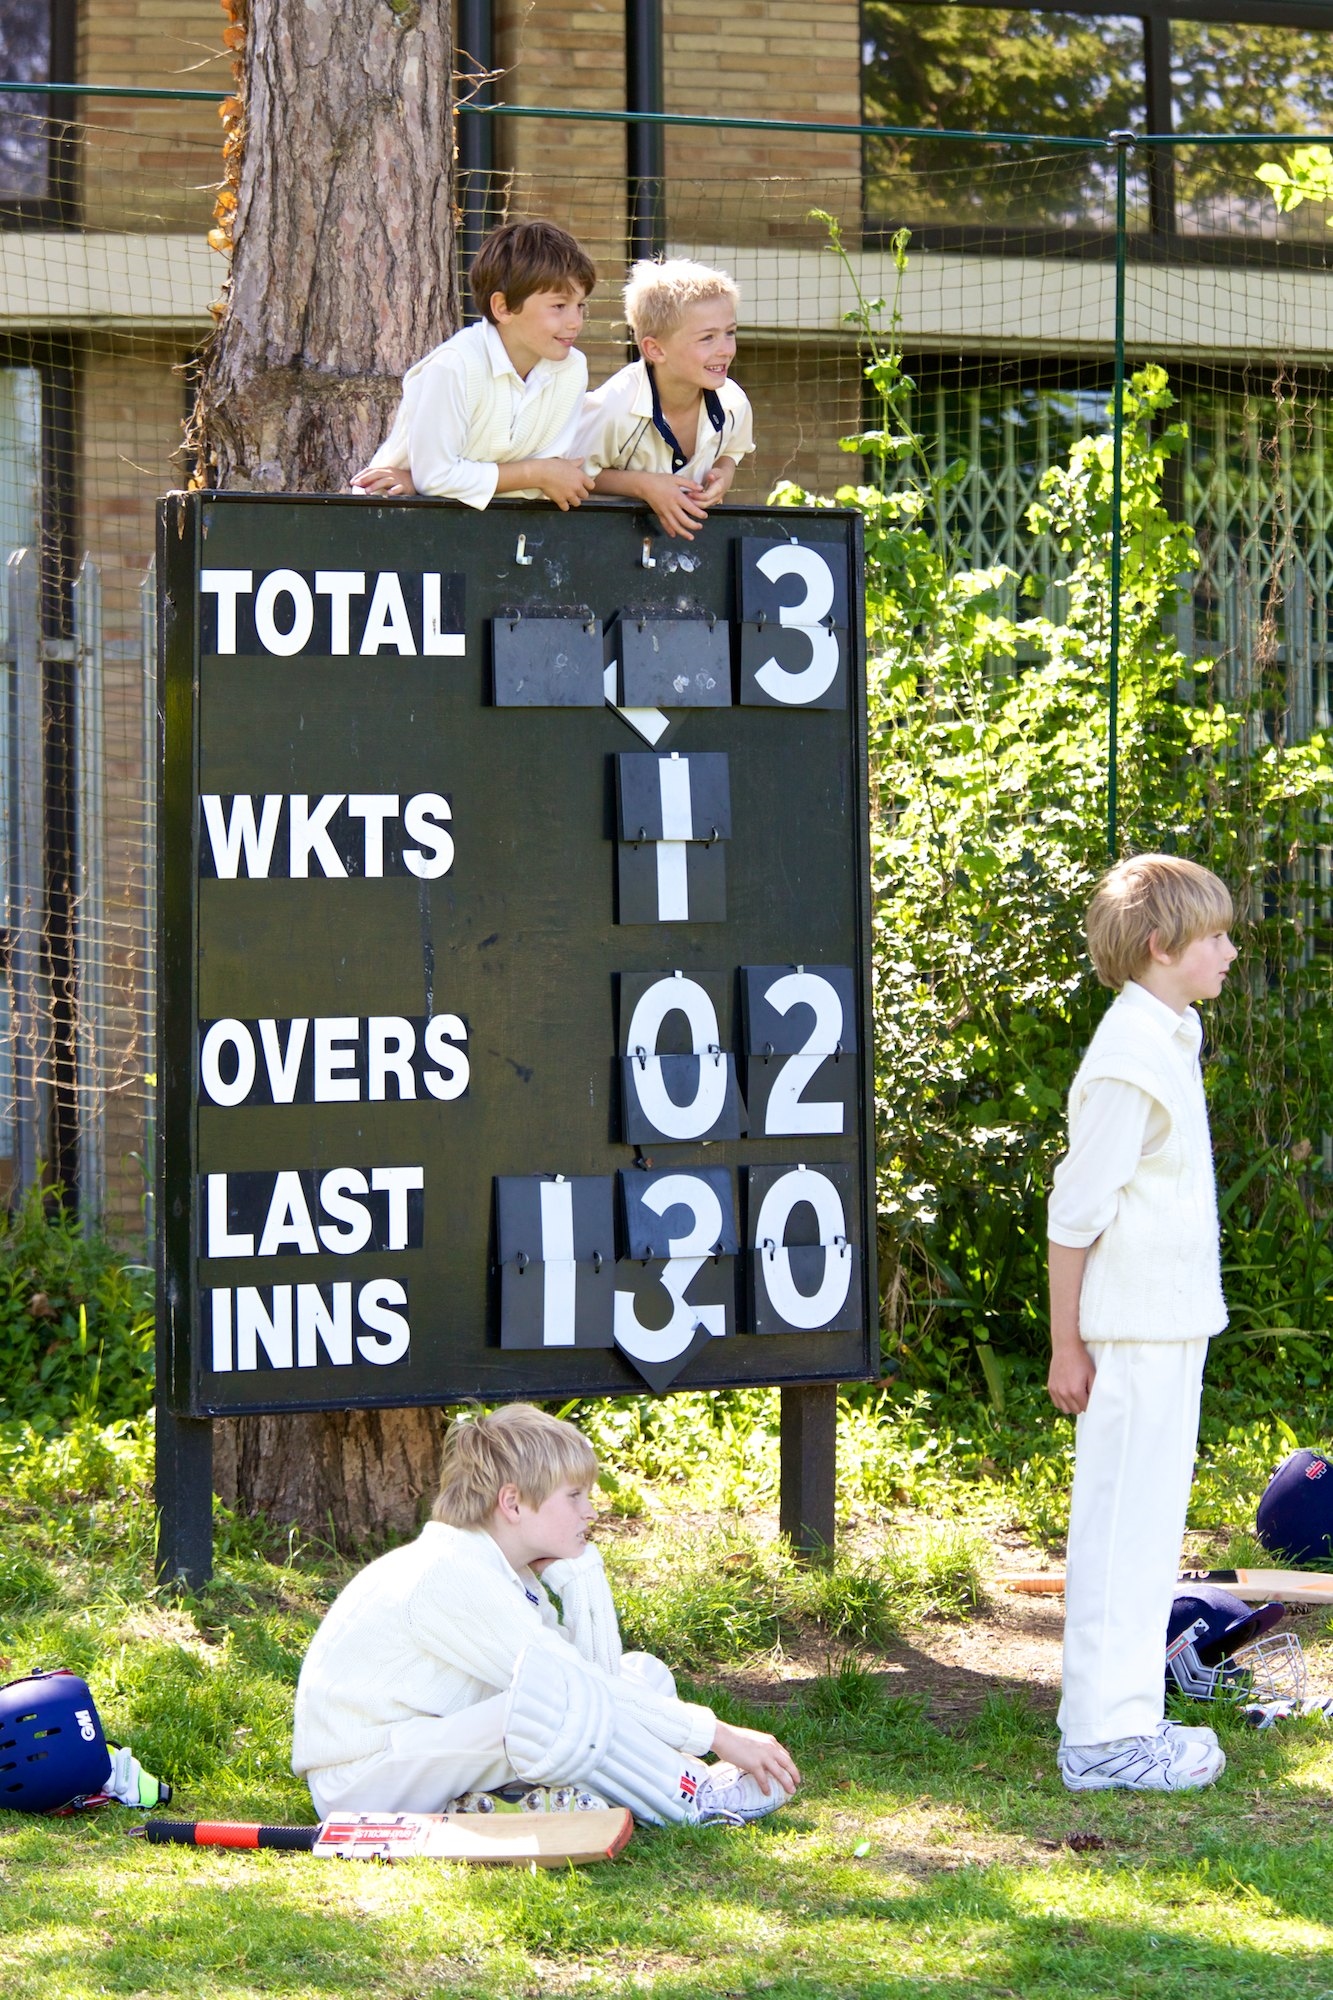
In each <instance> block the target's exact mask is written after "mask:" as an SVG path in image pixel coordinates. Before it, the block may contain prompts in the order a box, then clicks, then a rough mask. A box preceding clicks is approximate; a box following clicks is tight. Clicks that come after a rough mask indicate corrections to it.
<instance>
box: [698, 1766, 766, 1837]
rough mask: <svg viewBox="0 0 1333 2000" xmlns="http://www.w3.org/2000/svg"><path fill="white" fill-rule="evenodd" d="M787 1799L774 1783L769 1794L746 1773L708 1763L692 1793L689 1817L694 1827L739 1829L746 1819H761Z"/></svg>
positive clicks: (757, 1781)
mask: <svg viewBox="0 0 1333 2000" xmlns="http://www.w3.org/2000/svg"><path fill="white" fill-rule="evenodd" d="M787 1798H788V1794H787V1792H786V1791H785V1790H784V1789H783V1787H782V1786H781V1785H780V1784H778V1783H777V1782H776V1781H775V1782H774V1786H773V1789H772V1791H771V1792H766V1791H764V1789H763V1787H762V1786H761V1785H760V1783H759V1780H758V1779H757V1778H752V1777H751V1776H750V1774H749V1772H748V1771H740V1770H738V1769H737V1768H736V1766H735V1765H734V1764H712V1765H710V1766H709V1770H708V1776H707V1777H706V1778H702V1779H701V1780H700V1782H699V1788H698V1790H697V1791H696V1792H695V1794H694V1811H693V1812H692V1813H691V1815H690V1817H691V1819H693V1820H694V1822H695V1823H696V1825H707V1824H709V1823H711V1824H713V1825H717V1824H719V1823H720V1824H723V1825H726V1826H741V1825H743V1824H744V1823H745V1821H746V1820H751V1819H763V1818H764V1817H765V1816H766V1815H767V1814H768V1813H771V1812H776V1811H777V1809H778V1807H779V1806H785V1805H786V1803H787Z"/></svg>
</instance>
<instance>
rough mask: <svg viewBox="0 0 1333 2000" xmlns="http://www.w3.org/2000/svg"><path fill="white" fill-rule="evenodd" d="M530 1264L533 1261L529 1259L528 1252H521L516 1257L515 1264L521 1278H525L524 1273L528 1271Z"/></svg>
mask: <svg viewBox="0 0 1333 2000" xmlns="http://www.w3.org/2000/svg"><path fill="white" fill-rule="evenodd" d="M530 1262H531V1259H530V1258H529V1256H528V1253H527V1251H526V1250H520V1251H519V1253H518V1255H517V1257H515V1259H514V1264H515V1266H516V1267H517V1270H518V1275H519V1277H520V1278H521V1277H522V1276H523V1273H524V1272H525V1271H526V1270H527V1268H528V1265H529V1263H530Z"/></svg>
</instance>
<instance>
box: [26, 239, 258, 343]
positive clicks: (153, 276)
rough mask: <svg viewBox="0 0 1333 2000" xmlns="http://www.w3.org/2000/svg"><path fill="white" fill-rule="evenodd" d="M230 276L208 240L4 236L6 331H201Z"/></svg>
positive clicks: (223, 259) (205, 325)
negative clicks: (173, 328) (152, 328)
mask: <svg viewBox="0 0 1333 2000" xmlns="http://www.w3.org/2000/svg"><path fill="white" fill-rule="evenodd" d="M226 272H227V265H226V259H225V258H223V257H220V256H218V255H217V253H216V252H215V251H213V250H210V249H209V247H208V244H207V242H206V241H205V240H204V237H203V236H202V234H200V235H197V236H196V235H194V234H190V235H184V234H178V233H177V234H165V235H160V236H155V235H151V234H149V233H148V232H146V231H145V232H142V233H134V234H122V233H121V232H120V231H118V230H88V231H80V230H77V229H49V230H48V229H40V230H39V229H6V230H0V326H3V327H8V328H17V327H41V328H55V327H80V326H85V327H105V328H120V327H140V328H143V327H149V326H162V327H167V326H181V327H188V328H189V329H190V330H191V331H196V330H199V329H201V328H203V327H207V326H208V325H209V324H210V323H211V322H210V319H209V311H208V308H209V306H210V305H211V303H212V302H213V300H214V299H215V298H216V297H217V295H218V292H219V289H220V288H221V285H222V280H223V278H224V277H225V276H226Z"/></svg>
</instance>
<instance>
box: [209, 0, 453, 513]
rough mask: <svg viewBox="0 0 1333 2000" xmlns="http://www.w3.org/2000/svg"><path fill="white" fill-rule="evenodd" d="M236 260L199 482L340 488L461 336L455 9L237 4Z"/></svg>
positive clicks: (229, 158) (232, 221)
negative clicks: (408, 373) (410, 384)
mask: <svg viewBox="0 0 1333 2000" xmlns="http://www.w3.org/2000/svg"><path fill="white" fill-rule="evenodd" d="M230 11H231V13H232V16H233V24H232V26H231V27H230V28H229V29H228V31H227V38H228V41H229V42H230V43H231V44H232V45H233V47H235V49H236V52H237V61H236V70H237V82H238V86H239V87H238V91H237V96H236V98H235V99H233V100H232V101H231V104H230V105H229V106H227V107H224V122H225V123H227V125H228V128H229V129H228V137H227V142H226V148H225V149H224V159H225V160H226V164H227V179H226V182H225V183H224V186H223V189H222V193H221V195H220V197H219V203H218V222H219V228H218V230H216V231H214V235H213V238H212V240H213V241H214V242H215V243H220V244H223V245H225V244H227V243H228V242H230V244H231V246H232V266H231V279H230V284H229V287H228V289H227V293H226V297H225V301H224V307H223V312H222V316H221V318H220V320H219V323H218V326H217V330H216V332H215V333H214V335H213V337H212V339H211V340H210V342H209V344H208V348H207V351H206V354H205V357H204V364H203V373H202V379H201V382H200V388H199V397H198V406H197V409H196V412H195V423H194V435H193V438H192V440H191V442H192V444H193V445H194V448H195V450H196V452H197V453H198V455H199V459H200V464H199V481H198V483H199V484H201V485H203V486H208V487H231V488H233V489H235V488H243V489H247V490H252V491H259V492H270V491H271V492H288V493H327V492H337V491H339V490H340V489H341V488H343V487H345V486H346V484H347V480H348V476H349V474H350V473H352V472H354V471H355V470H356V469H357V467H358V466H359V465H363V464H364V463H365V461H366V459H367V458H368V457H369V456H370V454H371V453H372V452H373V451H374V449H375V447H376V446H377V445H378V444H379V443H380V442H381V440H382V439H383V437H384V435H385V433H386V431H387V429H388V425H389V420H390V418H391V417H392V414H393V411H394V408H395V405H396V403H397V400H398V387H399V380H400V377H401V376H402V373H403V371H404V369H405V368H407V367H408V366H409V365H410V363H412V362H413V361H416V360H419V359H420V357H421V356H422V355H423V354H425V353H426V352H427V350H428V349H429V348H431V347H433V346H435V344H436V343H437V342H438V341H441V340H444V339H445V338H447V336H448V335H449V334H451V333H452V332H453V331H454V329H455V327H456V326H457V323H458V295H457V287H456V283H455V277H454V256H453V151H454V135H453V117H452V111H451V104H450V91H449V77H450V67H451V62H452V47H451V40H450V33H449V9H448V7H447V6H446V5H445V4H444V0H427V4H426V5H424V6H417V5H416V4H413V0H301V4H296V0H230Z"/></svg>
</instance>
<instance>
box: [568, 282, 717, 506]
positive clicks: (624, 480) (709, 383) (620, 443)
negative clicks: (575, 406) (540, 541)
mask: <svg viewBox="0 0 1333 2000" xmlns="http://www.w3.org/2000/svg"><path fill="white" fill-rule="evenodd" d="M624 297H625V318H626V319H627V321H628V322H629V327H630V331H631V332H632V333H633V335H634V338H635V340H636V342H637V343H638V348H639V353H640V356H641V357H642V358H641V359H640V360H638V361H632V362H631V363H630V364H629V366H628V367H626V368H622V369H621V370H620V372H619V373H618V374H616V375H613V376H612V377H611V379H610V381H609V382H604V383H603V384H602V386H601V388H600V389H596V390H594V391H593V393H592V394H591V395H590V396H589V397H588V400H587V402H586V404H585V405H584V411H583V420H582V423H581V425H580V427H579V433H578V441H577V443H576V445H575V454H576V456H578V457H580V458H582V460H583V463H584V467H585V469H586V471H587V472H588V473H590V474H591V475H592V477H593V482H594V491H595V492H597V493H607V494H616V495H620V496H623V497H625V498H628V499H631V500H642V501H644V502H645V503H646V504H647V505H648V506H649V507H651V508H652V510H653V512H654V513H655V514H656V516H657V518H658V520H659V521H660V522H661V524H662V526H663V528H664V529H665V530H666V532H667V534H668V535H679V536H681V537H682V538H683V539H684V540H686V541H690V540H692V539H693V537H694V535H695V533H696V532H697V531H698V529H700V528H701V527H702V526H703V524H704V522H705V521H706V520H707V519H708V509H709V508H710V507H714V506H716V505H717V503H718V501H719V500H724V499H725V498H726V495H727V492H728V490H729V488H730V486H731V482H732V480H733V479H734V478H735V477H736V468H737V466H738V465H739V463H740V461H741V460H742V459H743V458H744V457H745V455H746V453H747V452H751V451H753V450H754V436H753V432H752V427H751V419H750V404H749V401H748V399H747V397H746V395H745V392H744V390H743V389H741V388H740V387H739V385H738V384H737V383H735V382H733V381H732V379H731V375H730V369H731V364H732V362H733V360H734V359H735V356H736V313H737V309H738V307H739V304H740V294H739V292H738V291H737V289H736V285H735V282H734V280H733V279H731V278H729V277H728V276H727V273H726V272H725V271H714V270H710V269H709V267H708V266H707V265H706V264H693V263H690V262H689V261H688V260H687V259H685V258H683V257H673V258H669V259H668V260H667V261H666V262H665V263H661V264H653V263H640V264H636V265H635V266H634V268H633V270H632V271H631V272H630V277H629V283H628V284H627V285H626V287H625V294H624Z"/></svg>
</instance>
